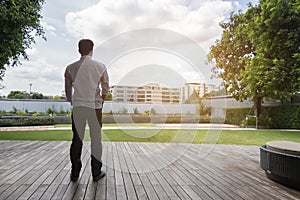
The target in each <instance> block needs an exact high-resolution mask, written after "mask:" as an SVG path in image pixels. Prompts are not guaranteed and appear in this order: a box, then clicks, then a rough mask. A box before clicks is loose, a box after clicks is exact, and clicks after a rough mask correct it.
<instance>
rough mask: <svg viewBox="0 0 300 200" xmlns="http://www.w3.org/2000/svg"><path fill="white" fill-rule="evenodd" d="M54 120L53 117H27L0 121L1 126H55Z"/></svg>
mask: <svg viewBox="0 0 300 200" xmlns="http://www.w3.org/2000/svg"><path fill="white" fill-rule="evenodd" d="M53 124H54V120H53V118H51V117H26V118H13V119H0V126H38V125H53Z"/></svg>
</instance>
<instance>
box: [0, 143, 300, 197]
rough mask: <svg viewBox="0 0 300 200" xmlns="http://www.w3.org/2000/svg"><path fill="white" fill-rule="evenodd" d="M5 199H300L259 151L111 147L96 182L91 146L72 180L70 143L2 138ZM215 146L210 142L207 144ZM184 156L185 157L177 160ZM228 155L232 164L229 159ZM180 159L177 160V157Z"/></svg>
mask: <svg viewBox="0 0 300 200" xmlns="http://www.w3.org/2000/svg"><path fill="white" fill-rule="evenodd" d="M0 145H1V146H0V155H1V156H2V157H1V159H0V173H1V174H0V199H20V200H24V199H73V197H74V198H76V199H77V198H78V199H176V200H177V199H246V200H250V199H261V198H263V199H266V200H268V199H269V200H271V199H272V200H273V199H274V200H277V199H278V200H279V199H299V196H300V191H297V190H293V189H291V188H288V187H285V186H283V185H280V184H278V183H275V182H273V181H271V180H269V179H268V178H267V177H266V176H265V174H264V171H263V170H261V169H260V166H259V148H258V147H255V146H238V145H215V146H213V148H211V149H210V150H211V152H210V153H209V154H208V155H207V156H206V157H205V158H199V149H201V147H202V146H201V145H200V144H197V145H196V144H192V145H191V144H168V143H133V142H120V143H118V142H114V143H112V142H104V143H103V157H102V160H103V171H106V172H107V174H108V176H106V177H105V178H103V179H101V180H99V181H98V182H97V183H96V182H93V181H92V179H91V170H90V153H89V152H90V150H89V147H90V143H89V142H85V144H84V145H85V147H84V149H83V153H82V163H83V168H82V171H81V176H80V178H79V180H78V181H77V182H71V181H70V177H69V175H70V169H71V164H70V160H69V147H70V142H47V141H43V142H41V141H0ZM205 147H209V148H210V146H209V145H205ZM178 155H180V156H178ZM224 157H226V160H224V159H223V158H224ZM175 158H176V159H175Z"/></svg>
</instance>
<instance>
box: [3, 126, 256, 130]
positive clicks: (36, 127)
mask: <svg viewBox="0 0 300 200" xmlns="http://www.w3.org/2000/svg"><path fill="white" fill-rule="evenodd" d="M110 129H123V130H124V129H154V130H156V129H199V130H201V129H217V130H219V129H222V130H256V129H253V128H247V129H245V128H240V127H238V126H235V125H230V124H153V125H149V126H140V125H139V124H135V125H132V126H131V125H128V124H126V125H123V124H116V125H115V126H105V125H104V126H103V130H110ZM24 130H71V127H55V126H22V127H0V131H24Z"/></svg>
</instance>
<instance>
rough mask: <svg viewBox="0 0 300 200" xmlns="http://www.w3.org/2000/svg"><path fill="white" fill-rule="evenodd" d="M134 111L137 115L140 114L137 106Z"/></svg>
mask: <svg viewBox="0 0 300 200" xmlns="http://www.w3.org/2000/svg"><path fill="white" fill-rule="evenodd" d="M133 113H134V114H135V115H138V114H139V110H138V109H137V108H136V107H135V108H134V109H133Z"/></svg>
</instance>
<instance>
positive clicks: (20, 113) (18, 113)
mask: <svg viewBox="0 0 300 200" xmlns="http://www.w3.org/2000/svg"><path fill="white" fill-rule="evenodd" d="M26 114H27V113H26V112H24V111H21V110H17V111H16V115H18V116H24V115H26Z"/></svg>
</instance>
